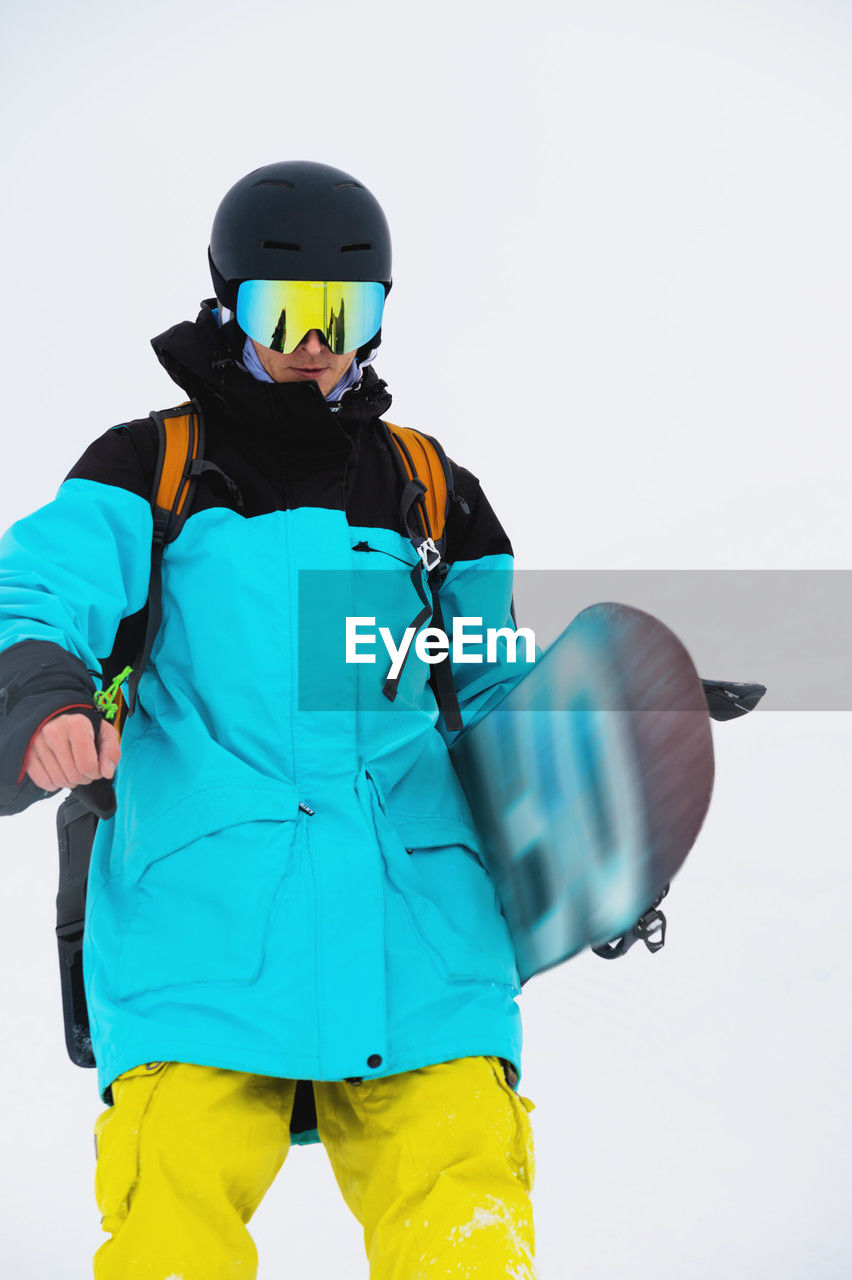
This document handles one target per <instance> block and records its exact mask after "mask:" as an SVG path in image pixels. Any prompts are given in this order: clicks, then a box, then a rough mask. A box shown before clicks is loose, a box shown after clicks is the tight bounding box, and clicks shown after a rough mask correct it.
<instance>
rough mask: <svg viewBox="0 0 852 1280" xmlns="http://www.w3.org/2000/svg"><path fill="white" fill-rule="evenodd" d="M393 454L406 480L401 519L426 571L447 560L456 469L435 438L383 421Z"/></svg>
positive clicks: (404, 480)
mask: <svg viewBox="0 0 852 1280" xmlns="http://www.w3.org/2000/svg"><path fill="white" fill-rule="evenodd" d="M382 426H383V427H384V430H385V434H386V439H387V442H388V445H389V447H390V450H391V454H392V455H393V457H394V458H395V459H396V464H397V470H398V471H399V473H400V476H401V478H402V480H403V494H402V518H403V523H404V525H405V529H406V532H407V533H408V536H409V538H410V539H411V541H412V543H413V545H414V548H415V550H416V551H417V553H418V555H419V556H420V558H421V559H422V560H423V563H424V565H425V566H426V568H427V569H432V568H435V567H436V566H437V565H438V564H439V563H440V561H441V560H443V558H444V550H445V545H446V540H445V527H446V523H447V515H448V513H449V510H450V506H451V505H452V503H453V501H454V499H455V487H454V483H453V469H452V466H451V465H450V461H449V459H448V458H447V455H446V454H445V453H444V450H443V449H442V448H441V446H440V445H439V444H438V441H437V440H435V439H433V437H432V436H427V435H425V434H424V433H423V432H422V431H414V430H413V429H412V428H411V427H398V426H396V424H395V423H393V422H383V423H382Z"/></svg>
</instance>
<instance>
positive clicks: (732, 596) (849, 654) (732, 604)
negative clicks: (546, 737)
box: [515, 569, 852, 712]
mask: <svg viewBox="0 0 852 1280" xmlns="http://www.w3.org/2000/svg"><path fill="white" fill-rule="evenodd" d="M602 600H614V601H619V602H621V603H622V604H629V605H633V606H634V607H635V608H637V609H644V610H645V611H646V612H647V613H652V614H654V615H655V616H656V617H658V618H659V619H660V620H661V621H662V622H664V623H665V624H666V625H667V626H668V627H670V628H671V629H672V631H674V632H675V633H676V635H678V636H679V637H680V639H681V640H682V641H683V643H684V644H685V645H686V647H687V649H688V650H689V652H690V654H691V655H692V658H693V661H694V662H695V665H696V667H697V668H698V673H699V675H701V676H702V677H704V678H705V679H712V680H736V681H742V682H749V681H755V682H759V683H761V684H765V685H766V687H767V692H766V696H765V698H764V699H763V702H762V703H761V704H760V710H761V712H762V711H763V710H767V711H770V710H774V711H850V710H852V571H849V570H836V569H825V570H822V569H818V570H812V569H769V570H763V569H757V570H749V569H739V570H725V569H719V570H716V569H708V570H656V569H649V570H638V571H637V570H609V569H606V570H604V569H600V570H598V569H580V570H573V569H572V570H527V571H522V572H518V573H516V575H515V612H516V614H517V620H518V625H519V626H528V627H532V628H533V629H534V630H535V633H536V640H537V642H538V643H539V644H540V645H541V646H542V647H543V648H544V647H547V645H548V644H550V643H551V641H553V640H554V639H555V638H556V637H557V636H558V635H559V633H560V632H561V631H563V630H564V628H565V627H566V626H567V625H568V623H569V622H570V621H571V619H572V618H573V617H575V616H576V614H578V613H579V612H580V610H581V609H584V608H586V606H587V605H590V604H595V603H597V602H598V601H602Z"/></svg>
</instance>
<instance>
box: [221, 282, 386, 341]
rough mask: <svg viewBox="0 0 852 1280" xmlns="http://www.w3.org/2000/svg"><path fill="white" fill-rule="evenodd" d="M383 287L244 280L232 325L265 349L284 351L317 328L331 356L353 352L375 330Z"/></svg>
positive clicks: (377, 284)
mask: <svg viewBox="0 0 852 1280" xmlns="http://www.w3.org/2000/svg"><path fill="white" fill-rule="evenodd" d="M384 303H385V288H384V285H383V284H380V283H379V282H378V281H375V280H366V281H364V280H342V281H341V280H336V281H335V280H333V281H329V280H244V281H243V283H242V284H241V285H240V287H239V290H238V291H237V323H238V324H239V326H240V328H241V329H242V330H243V332H244V333H247V334H248V335H249V337H250V338H254V340H255V341H256V342H259V343H261V344H262V345H263V346H264V347H269V348H270V349H271V350H273V351H280V352H282V353H283V354H284V355H289V354H290V353H291V352H292V351H295V350H296V347H297V346H298V345H299V343H300V342H301V341H302V339H303V338H304V336H305V334H306V333H308V332H309V331H310V330H311V329H319V331H320V333H321V334H322V335H323V336H324V338H325V340H326V342H327V343H328V345H329V347H330V348H331V350H332V351H333V352H334V354H335V355H342V354H344V353H345V352H347V351H355V350H357V348H358V347H360V346H363V344H364V343H365V342H367V341H369V339H370V338H372V337H373V336H374V335H375V334H376V333H378V331H379V329H380V327H381V323H382V312H383V310H384Z"/></svg>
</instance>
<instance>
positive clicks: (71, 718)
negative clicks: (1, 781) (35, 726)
mask: <svg viewBox="0 0 852 1280" xmlns="http://www.w3.org/2000/svg"><path fill="white" fill-rule="evenodd" d="M120 759H121V745H120V738H119V734H118V730H117V729H116V728H115V726H114V725H111V724H110V723H109V721H108V720H102V721H101V725H100V732H99V735H98V741H97V746H96V745H95V729H94V725H93V724H92V722H91V720H90V719H89V718H88V716H83V715H79V714H78V713H77V712H74V711H68V712H64V713H63V714H62V715H59V716H55V717H54V719H53V720H48V722H47V724H46V725H44V727H43V728H41V729H39V731H38V733H37V734H36V736H35V737H34V738H33V740H32V743H31V744H30V749H29V751H28V752H27V760H26V769H27V773H28V774H29V776H30V777H31V778H32V780H33V782H34V783H35V785H36V786H37V787H41V789H42V791H60V790H61V789H62V788H63V787H69V788H71V787H78V786H80V785H84V784H85V783H88V782H94V780H95V779H96V778H112V776H113V775H114V773H115V770H116V766H117V765H118V762H119V760H120Z"/></svg>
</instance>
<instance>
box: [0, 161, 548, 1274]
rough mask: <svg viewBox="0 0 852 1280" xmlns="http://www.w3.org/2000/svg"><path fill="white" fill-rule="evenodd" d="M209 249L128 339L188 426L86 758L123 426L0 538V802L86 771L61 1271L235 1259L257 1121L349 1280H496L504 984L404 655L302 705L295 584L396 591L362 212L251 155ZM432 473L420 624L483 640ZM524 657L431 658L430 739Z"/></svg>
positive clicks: (111, 571)
mask: <svg viewBox="0 0 852 1280" xmlns="http://www.w3.org/2000/svg"><path fill="white" fill-rule="evenodd" d="M209 265H210V269H211V273H212V277H213V283H214V288H215V294H216V297H215V298H211V299H209V300H207V301H205V302H203V303H202V305H201V310H200V313H199V315H198V318H197V319H196V320H195V322H185V323H181V324H178V325H176V326H175V327H173V328H171V329H169V330H168V331H166V332H165V333H163V334H161V335H160V336H159V337H157V338H155V339H154V341H153V346H154V350H155V352H156V354H157V356H158V358H159V360H160V361H161V363H162V364H163V366H164V367H165V368H166V370H167V371H168V372H169V374H170V375H171V377H172V378H173V379H174V380H175V381H176V382H177V383H178V385H179V386H180V387H181V388H182V389H183V390H184V392H185V393H186V395H187V396H189V397H191V398H192V402H193V404H194V405H195V406H197V408H198V410H199V411H200V414H201V417H202V419H203V423H204V430H205V433H206V440H205V448H204V459H203V461H202V462H201V463H200V464H196V466H195V469H194V472H193V479H194V489H193V491H192V497H191V503H190V507H189V510H188V512H184V513H183V514H184V516H185V523H184V524H183V527H182V529H181V532H180V536H179V537H178V538H176V539H175V540H174V542H172V543H171V544H170V545H169V546H168V547H167V548H166V553H165V557H164V560H163V567H162V585H161V599H162V616H161V620H160V622H159V627H158V630H157V634H156V638H155V641H154V646H153V649H152V651H151V654H150V658H149V660H148V662H147V665H146V667H145V670H144V673H143V675H142V678H141V681H140V682H139V685H138V689H137V690H136V697H137V701H136V709H135V711H134V714H132V715H130V716H128V717H127V720H126V724H125V725H124V728H123V732H122V735H121V738H120V739H119V734H118V732H117V730H116V728H115V727H114V725H113V724H111V723H110V722H109V721H108V720H107V719H105V718H104V716H103V715H102V713H101V711H100V710H98V709H97V708H96V706H95V705H94V703H93V699H94V696H95V694H96V692H97V685H96V681H99V680H100V677H101V674H102V667H101V662H102V660H103V655H105V654H109V653H110V652H111V651H112V647H113V642H114V640H115V636H116V632H117V629H118V628H119V624H121V623H122V621H123V620H128V619H132V618H135V617H136V616H137V615H138V614H140V612H141V611H142V610H143V609H144V608H145V605H146V601H147V600H148V594H149V589H150V586H151V581H150V574H151V563H152V558H151V547H152V530H153V526H152V507H151V493H152V490H153V489H154V487H155V482H156V477H155V474H154V472H155V469H156V462H157V435H156V432H155V427H154V422H153V420H152V419H151V418H150V417H149V418H139V419H135V420H133V421H130V422H127V423H124V424H122V425H120V426H118V427H115V428H113V429H111V430H109V431H107V432H106V433H105V434H103V435H102V436H101V437H100V438H99V439H97V440H96V441H95V442H94V443H93V444H92V445H91V446H90V447H89V448H88V449H87V450H86V451H85V453H84V454H83V456H82V457H81V458H80V460H79V461H78V462H77V463H76V465H75V466H74V467H73V468H72V470H71V471H70V473H69V475H68V477H67V478H66V480H65V481H64V483H63V484H62V486H61V487H60V489H59V492H58V494H57V496H56V498H55V499H54V500H53V501H52V502H50V503H48V504H47V505H46V506H45V507H43V508H42V509H41V510H39V511H36V512H35V513H34V514H32V515H30V516H28V517H26V518H24V519H22V520H20V521H19V522H18V523H17V524H15V525H14V526H13V527H12V529H11V530H9V532H8V533H7V534H6V536H5V538H4V539H3V541H2V542H1V543H0V808H2V811H4V812H7V813H8V812H16V811H18V810H20V809H22V808H24V807H26V805H28V804H30V803H33V802H34V801H36V800H38V799H40V798H41V797H43V796H44V795H47V794H53V793H56V792H57V791H59V790H61V789H63V788H78V787H79V788H83V787H86V786H88V785H90V784H92V783H93V781H96V780H98V779H100V780H103V779H113V778H114V781H115V793H116V802H117V811H116V812H115V814H114V816H112V817H110V818H108V819H102V820H101V821H100V822H99V824H98V827H97V832H96V836H95V842H94V847H93V850H92V855H91V867H90V871H89V879H88V901H87V908H86V927H85V937H84V943H83V947H84V950H83V959H84V969H85V996H86V1003H87V1006H88V1012H89V1019H90V1027H91V1041H92V1050H93V1053H94V1058H95V1060H96V1064H97V1068H98V1078H99V1088H100V1091H101V1094H102V1096H103V1098H104V1101H105V1102H107V1103H108V1106H107V1110H106V1111H105V1112H104V1113H103V1114H102V1115H101V1116H100V1118H99V1119H98V1122H97V1126H96V1138H97V1152H98V1158H97V1172H96V1193H97V1199H98V1203H99V1207H100V1211H101V1214H102V1220H103V1227H104V1230H105V1231H106V1232H107V1233H108V1235H109V1239H108V1240H107V1241H106V1242H105V1243H104V1244H103V1245H102V1247H101V1248H100V1249H99V1250H98V1252H97V1254H96V1256H95V1275H96V1277H97V1280H119V1278H120V1280H133V1278H134V1277H139V1278H140V1280H141V1278H142V1277H145V1280H154V1278H156V1280H166V1278H167V1277H170V1276H181V1277H182V1278H183V1280H226V1278H230V1277H232V1276H237V1275H239V1276H241V1277H245V1278H246V1280H248V1278H249V1277H251V1276H254V1275H256V1268H257V1254H256V1250H255V1246H254V1244H253V1241H252V1239H251V1236H250V1234H249V1232H248V1230H247V1226H246V1224H247V1223H248V1222H249V1220H250V1218H251V1216H252V1214H253V1213H254V1211H255V1209H256V1208H257V1207H258V1205H259V1204H260V1202H261V1200H262V1199H263V1196H264V1194H265V1192H266V1191H267V1189H268V1188H269V1186H270V1184H271V1183H272V1181H273V1179H274V1178H275V1176H276V1173H277V1172H278V1170H279V1168H280V1167H281V1165H282V1163H283V1161H284V1159H285V1157H286V1155H287V1152H288V1149H289V1146H290V1144H291V1135H292V1138H293V1139H295V1140H296V1141H305V1140H316V1139H317V1138H318V1139H319V1140H320V1141H322V1143H323V1144H324V1145H325V1148H326V1151H327V1153H328V1156H329V1159H330V1161H331V1163H332V1166H333V1169H334V1173H335V1176H336V1178H337V1181H338V1184H339V1186H340V1189H341V1191H342V1194H343V1196H344V1198H345V1201H346V1203H347V1205H348V1206H349V1208H350V1209H351V1210H352V1212H353V1213H354V1214H355V1216H356V1218H357V1219H358V1220H359V1222H360V1223H361V1224H362V1226H363V1230H364V1240H365V1246H366V1251H367V1255H368V1258H369V1264H370V1276H371V1277H372V1280H415V1277H417V1278H418V1280H430V1278H431V1277H436V1278H437V1277H438V1276H446V1275H453V1276H456V1277H459V1280H462V1278H463V1277H465V1276H474V1275H475V1276H488V1277H495V1278H496V1277H500V1276H506V1277H509V1276H511V1277H513V1278H514V1280H525V1278H527V1277H530V1278H531V1277H532V1276H533V1275H534V1269H533V1224H532V1212H531V1202H530V1194H529V1193H530V1190H531V1187H532V1182H533V1147H532V1138H531V1131H530V1121H529V1116H528V1112H529V1111H530V1110H531V1109H532V1104H531V1103H530V1102H529V1101H528V1100H527V1099H525V1098H523V1097H522V1096H521V1095H520V1094H519V1093H518V1091H517V1085H518V1081H519V1075H520V1055H521V1029H520V1016H519V1010H518V1007H517V1003H516V997H517V996H518V994H519V991H520V986H519V982H518V974H517V969H516V966H515V959H514V955H513V950H512V946H511V942H510V939H509V936H508V933H507V928H506V922H505V919H504V917H503V915H502V914H501V912H500V909H499V906H498V903H497V899H496V897H495V892H494V886H493V883H492V882H491V880H490V878H489V876H488V875H487V873H486V872H485V870H484V869H483V867H482V865H481V863H480V861H479V859H478V857H477V850H478V837H477V833H476V830H475V828H474V826H473V823H472V820H471V818H470V812H469V809H468V807H467V804H466V801H465V799H464V796H463V794H462V792H461V789H460V786H459V784H458V781H457V779H456V776H455V773H454V771H453V769H452V766H451V763H450V757H449V752H448V742H449V741H450V739H451V737H452V734H451V732H450V731H449V730H448V728H447V725H446V722H445V718H444V717H443V716H442V715H441V713H440V709H439V706H438V702H437V701H436V696H435V694H434V693H433V682H432V681H430V670H431V668H430V666H429V665H427V664H425V663H423V662H419V661H418V660H417V659H416V657H411V658H409V660H408V661H407V662H406V665H405V668H404V671H403V675H402V677H401V680H400V684H399V688H398V690H397V695H398V696H397V697H396V700H395V701H394V702H393V703H391V702H389V701H387V700H386V701H385V706H384V707H381V706H380V705H379V703H378V701H375V702H373V701H370V698H371V697H372V694H373V693H376V695H377V699H378V697H379V695H380V693H381V679H380V676H381V664H380V662H378V663H376V664H374V665H373V666H369V665H366V666H364V667H361V666H359V667H358V668H357V670H356V674H357V682H356V686H355V687H356V689H357V694H356V696H355V697H354V699H353V700H352V701H351V702H350V703H347V702H346V700H345V699H343V700H342V701H341V702H340V704H339V705H338V704H335V705H334V706H330V705H328V704H324V703H323V702H322V696H323V694H324V692H325V691H327V689H328V687H329V685H332V686H333V685H334V682H335V679H336V674H335V673H334V672H333V671H332V664H333V653H335V652H336V650H334V648H333V645H332V644H331V641H329V640H327V639H326V638H324V637H322V636H317V635H314V634H310V635H309V634H306V622H305V618H304V616H303V615H302V614H300V609H299V600H300V599H301V595H300V592H301V591H302V590H303V589H304V590H307V591H308V595H310V590H309V588H310V583H309V582H308V583H307V586H305V581H306V578H308V579H309V578H310V577H311V575H312V574H314V573H317V574H319V573H322V574H325V575H326V577H327V578H328V581H331V580H332V577H333V578H334V581H337V580H338V579H339V578H340V576H341V574H340V571H344V573H343V575H342V576H343V577H347V576H348V575H354V580H360V578H361V576H362V575H361V574H360V573H359V571H360V570H362V569H368V568H369V569H371V570H376V569H378V570H380V571H381V573H380V574H377V575H376V576H377V578H378V577H381V579H382V582H383V584H384V585H385V587H386V589H385V590H384V592H383V600H384V601H385V603H386V604H387V607H388V609H389V610H390V616H391V619H392V626H391V628H390V630H391V632H393V633H394V634H396V633H397V632H396V629H399V632H401V631H402V630H404V628H405V627H406V626H407V625H408V624H409V623H410V622H411V620H412V614H416V613H417V611H418V610H419V608H420V605H421V598H422V597H421V596H420V595H419V594H418V592H419V590H420V587H419V586H418V575H419V573H420V572H421V569H420V566H419V563H418V556H417V554H416V552H415V551H414V550H413V549H412V543H411V541H410V538H409V536H408V534H409V531H408V530H407V528H406V524H405V521H404V519H403V516H402V514H401V507H400V481H399V472H398V468H397V466H396V462H397V460H396V459H395V458H393V457H392V456H391V454H392V451H391V449H389V447H388V441H387V433H386V431H384V430H383V429H382V425H381V421H380V420H381V419H382V417H383V415H384V414H385V413H386V411H387V409H388V408H389V406H390V403H391V397H390V395H389V394H388V392H387V389H386V385H385V383H384V382H383V381H381V380H380V379H379V377H378V376H377V374H376V372H375V370H374V368H373V363H372V362H373V360H374V358H375V356H376V353H377V350H378V347H379V343H380V339H381V320H382V312H383V307H384V303H385V298H386V296H387V294H388V292H389V290H390V287H391V245H390V237H389V233H388V228H387V223H386V220H385V217H384V215H383V213H382V210H381V208H380V207H379V204H378V203H377V201H376V200H375V198H374V197H373V196H372V195H371V194H370V192H369V191H367V189H366V188H365V187H364V186H363V185H362V184H361V183H360V182H359V181H358V180H357V179H355V178H353V177H351V176H350V175H349V174H346V173H343V172H341V171H340V170H337V169H333V168H330V167H329V166H326V165H320V164H315V163H308V162H285V163H278V164H272V165H268V166H266V167H264V168H261V169H258V170H255V171H254V172H252V173H250V174H248V175H247V176H246V177H244V178H242V179H241V180H240V181H238V182H237V183H236V184H235V186H233V187H232V188H231V190H230V191H229V192H228V193H227V194H226V196H225V197H224V199H223V201H222V203H221V205H220V206H219V209H218V211H217V213H216V216H215V219H214V223H213V229H212V234H211V240H210V249H209ZM443 287H445V288H447V289H450V288H451V283H446V284H445V285H444V286H443ZM423 375H424V377H425V376H428V365H424V368H423ZM453 478H454V483H455V494H456V498H457V501H456V502H455V503H453V506H452V510H451V511H450V513H449V516H448V519H447V525H446V546H445V554H444V566H443V568H444V576H443V581H442V583H441V587H440V599H441V607H442V610H443V617H444V619H445V620H450V619H452V618H453V617H455V616H462V615H467V616H471V615H473V616H477V617H479V618H481V619H482V620H483V625H484V626H485V627H493V628H502V627H506V626H511V625H513V624H512V619H511V597H512V560H511V547H510V544H509V541H508V539H507V537H506V534H505V533H504V531H503V529H502V528H501V526H500V524H499V522H498V520H497V518H496V517H495V515H494V513H493V511H492V509H491V507H490V505H489V503H488V501H487V500H486V498H485V496H484V494H483V493H482V490H481V488H480V486H479V483H478V481H477V480H476V478H475V477H474V476H473V475H472V474H471V473H470V472H468V471H466V470H465V469H464V468H462V467H454V468H453ZM421 550H422V549H421ZM365 553H370V554H365ZM424 564H425V560H424ZM329 571H338V572H337V576H335V575H331V577H329ZM423 572H424V573H425V569H424V570H423ZM356 595H357V593H356ZM320 597H321V598H322V599H324V596H323V594H322V592H320ZM353 603H354V608H353V610H352V612H353V613H354V614H362V613H365V612H368V610H366V609H364V608H362V607H361V602H360V601H359V600H358V599H355V600H354V602H353ZM525 669H526V668H525V667H524V666H523V665H521V666H520V667H519V668H515V667H514V666H513V665H512V663H511V662H510V661H508V660H507V658H506V655H505V653H503V652H501V654H500V655H499V656H498V658H497V660H495V661H485V662H483V663H480V664H465V663H459V664H458V665H457V666H454V668H453V672H452V674H453V681H454V686H455V693H456V695H457V698H458V706H459V708H460V711H461V716H462V719H463V721H464V723H465V724H466V725H468V724H470V723H473V722H474V721H475V720H476V719H478V718H479V717H480V716H482V715H483V714H484V713H485V712H486V711H487V710H488V709H489V707H491V706H493V705H494V703H495V702H496V701H498V700H499V699H500V697H501V696H502V695H503V694H504V693H505V691H506V690H507V688H509V687H510V685H511V682H512V681H514V680H515V679H517V678H519V677H520V676H521V675H523V673H524V671H525Z"/></svg>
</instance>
